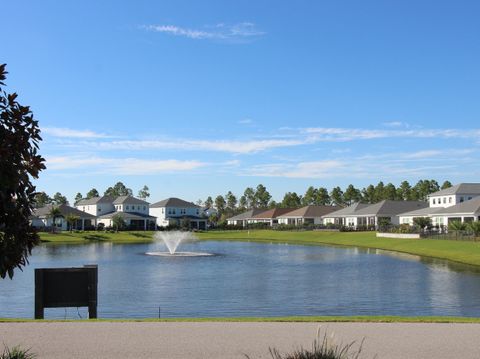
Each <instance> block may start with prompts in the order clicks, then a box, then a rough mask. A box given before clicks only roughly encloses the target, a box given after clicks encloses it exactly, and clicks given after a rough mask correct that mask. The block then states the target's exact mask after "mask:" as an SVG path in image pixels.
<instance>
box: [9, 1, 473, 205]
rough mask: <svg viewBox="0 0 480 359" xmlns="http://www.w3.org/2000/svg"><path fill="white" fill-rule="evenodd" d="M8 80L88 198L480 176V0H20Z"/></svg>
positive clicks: (67, 175) (44, 147)
mask: <svg viewBox="0 0 480 359" xmlns="http://www.w3.org/2000/svg"><path fill="white" fill-rule="evenodd" d="M2 12H3V13H4V14H8V15H7V16H3V17H2V22H1V23H0V30H1V31H2V34H4V36H3V39H2V47H1V50H0V61H1V62H5V63H7V65H8V71H9V73H10V74H9V77H8V81H7V84H8V85H9V87H8V89H9V90H10V91H17V92H18V93H19V95H20V100H21V102H22V103H24V104H28V105H30V106H31V108H32V110H33V111H34V114H35V116H36V118H37V119H38V120H39V121H40V126H41V128H42V134H43V138H44V140H43V142H42V144H41V153H42V155H43V156H44V157H45V158H46V159H47V170H46V171H44V172H43V173H42V174H41V177H40V179H39V180H38V181H37V182H36V183H37V188H38V189H39V190H44V191H46V192H47V193H49V194H53V193H54V192H56V191H60V192H62V193H63V194H65V195H67V196H68V197H69V199H70V200H72V199H73V196H74V195H75V194H76V193H77V192H82V193H84V194H85V193H86V192H87V191H88V190H89V189H91V188H92V187H95V188H97V189H98V190H99V191H100V192H103V191H104V190H105V189H106V188H107V187H108V186H110V185H113V184H114V183H115V182H117V181H122V182H124V183H125V184H126V185H127V186H128V187H131V188H132V189H133V190H134V192H137V191H138V189H140V188H141V187H142V186H143V185H144V184H146V185H148V186H149V187H150V190H151V194H152V196H151V197H150V200H151V201H157V200H160V199H163V198H165V197H169V196H177V197H182V198H185V199H187V200H191V201H196V200H197V199H205V198H206V197H207V196H208V195H212V196H216V195H217V194H225V193H226V192H227V191H228V190H232V191H233V192H234V193H235V194H237V195H241V194H242V193H243V191H244V189H245V188H246V187H247V186H252V187H255V186H256V185H257V184H259V183H262V184H264V185H265V186H266V187H267V189H268V190H269V191H270V192H271V193H272V195H273V197H274V199H276V200H281V198H282V197H283V194H284V193H285V192H287V191H296V192H298V193H303V192H304V191H305V189H306V188H307V187H308V186H310V185H313V186H315V187H320V186H324V187H327V188H329V189H330V188H331V187H333V186H335V185H340V186H342V187H345V186H346V185H348V184H350V183H353V184H354V185H355V186H357V187H363V186H365V185H368V184H370V183H377V182H378V181H380V180H382V181H384V182H393V183H394V184H396V185H397V184H399V182H400V181H402V180H404V179H406V180H409V181H410V182H411V183H415V182H416V181H418V180H419V179H422V178H434V179H437V180H438V181H439V182H441V181H443V180H445V179H449V180H451V181H452V182H478V181H479V179H480V161H479V160H478V159H479V154H480V126H479V125H478V123H479V121H478V120H479V117H480V116H479V115H480V107H479V104H480V103H479V99H480V85H479V84H480V67H479V66H478V64H479V63H480V42H479V41H478V38H479V35H480V22H479V21H478V14H479V13H480V2H478V1H462V0H459V1H455V2H454V1H409V0H403V1H389V0H382V1H369V0H367V1H356V0H355V1H354V0H351V1H333V0H332V1H295V2H292V1H255V2H254V1H178V0H177V1H122V2H118V1H100V2H99V1H90V0H84V1H65V2H62V1H41V2H39V1H16V2H3V3H2Z"/></svg>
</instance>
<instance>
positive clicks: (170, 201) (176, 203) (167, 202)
mask: <svg viewBox="0 0 480 359" xmlns="http://www.w3.org/2000/svg"><path fill="white" fill-rule="evenodd" d="M159 207H186V208H200V206H197V205H196V204H194V203H192V202H187V201H184V200H183V199H180V198H175V197H170V198H167V199H164V200H162V201H159V202H156V203H154V204H151V205H150V208H159Z"/></svg>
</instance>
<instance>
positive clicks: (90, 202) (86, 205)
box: [75, 196, 115, 216]
mask: <svg viewBox="0 0 480 359" xmlns="http://www.w3.org/2000/svg"><path fill="white" fill-rule="evenodd" d="M113 201H115V197H113V196H102V197H92V198H88V199H81V200H80V201H78V202H77V203H76V204H75V207H76V208H77V209H79V210H80V211H83V212H87V213H90V214H93V215H94V216H102V215H104V214H107V213H111V212H113V211H115V207H114V206H113Z"/></svg>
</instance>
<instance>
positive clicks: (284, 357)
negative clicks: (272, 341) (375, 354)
mask: <svg viewBox="0 0 480 359" xmlns="http://www.w3.org/2000/svg"><path fill="white" fill-rule="evenodd" d="M355 343H356V342H355V341H354V342H351V343H349V344H342V343H340V344H335V343H334V341H333V336H332V337H331V338H330V339H329V338H328V336H327V333H326V332H325V334H324V335H323V337H322V336H321V335H320V329H319V330H318V332H317V339H315V340H314V341H313V345H312V349H305V348H300V349H296V350H294V351H293V352H292V353H287V354H281V353H280V352H279V351H278V349H275V348H269V351H270V355H271V356H272V359H358V358H359V357H360V353H361V352H362V346H363V340H362V341H361V343H360V345H359V348H358V349H357V350H354V349H353V347H354V346H355ZM246 357H247V359H251V358H250V357H249V356H247V355H246Z"/></svg>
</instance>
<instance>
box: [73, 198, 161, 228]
mask: <svg viewBox="0 0 480 359" xmlns="http://www.w3.org/2000/svg"><path fill="white" fill-rule="evenodd" d="M75 207H76V208H77V209H78V210H80V211H84V212H87V213H89V214H91V215H93V216H95V217H96V218H97V224H103V225H104V226H105V227H112V226H113V216H114V215H115V214H120V215H121V216H122V218H123V220H124V221H125V223H126V225H127V226H129V227H130V228H132V229H139V230H146V229H148V228H151V227H152V226H154V224H153V225H152V223H155V217H153V216H150V214H149V207H150V204H149V203H148V202H147V201H144V200H142V199H139V198H135V197H133V196H118V197H114V196H101V197H92V198H88V199H82V200H80V201H78V202H77V203H76V204H75Z"/></svg>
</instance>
